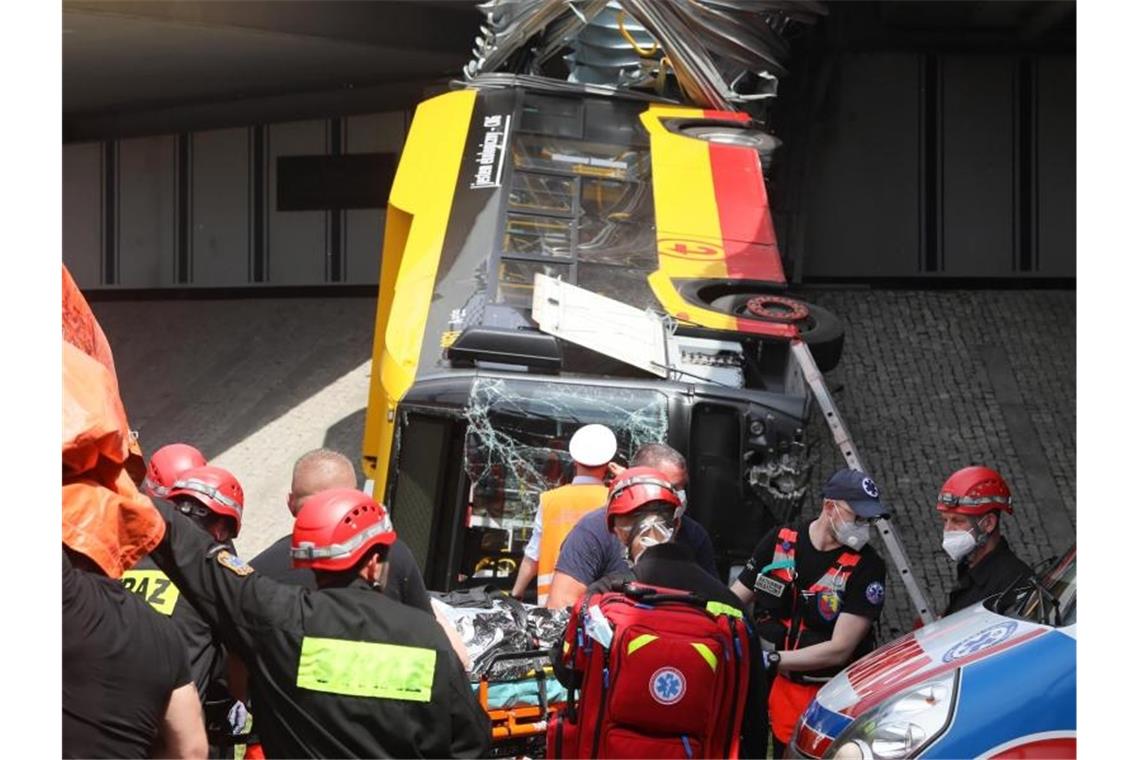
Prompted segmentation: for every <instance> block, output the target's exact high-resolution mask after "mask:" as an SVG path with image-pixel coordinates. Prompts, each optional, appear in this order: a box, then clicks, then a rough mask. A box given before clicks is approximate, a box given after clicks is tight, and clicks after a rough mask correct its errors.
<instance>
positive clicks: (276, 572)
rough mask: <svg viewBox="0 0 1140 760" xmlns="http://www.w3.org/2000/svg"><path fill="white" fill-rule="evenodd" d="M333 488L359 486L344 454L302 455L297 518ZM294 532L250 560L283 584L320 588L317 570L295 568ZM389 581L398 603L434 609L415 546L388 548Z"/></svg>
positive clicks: (294, 503)
mask: <svg viewBox="0 0 1140 760" xmlns="http://www.w3.org/2000/svg"><path fill="white" fill-rule="evenodd" d="M329 488H356V470H355V469H354V468H353V466H352V462H351V461H350V460H349V458H348V457H346V456H345V455H344V454H341V453H340V452H337V451H332V450H331V449H315V450H313V451H310V452H308V453H306V454H302V455H301V456H300V457H299V458H298V459H297V462H296V463H295V464H294V465H293V481H292V484H291V487H290V489H289V496H288V498H287V500H286V503H287V505H288V507H289V512H290V513H292V515H293V517H294V518H295V517H296V516H297V513H298V512H299V511H300V510H301V505H302V504H304V503H305V499H308V498H309V497H310V496H312V495H313V494H315V493H318V492H320V491H324V490H327V489H329ZM292 539H293V536H292V534H287V535H284V536H282V537H281V538H280V539H278V540H277V541H275V542H274V543H273V544H271V545H270V546H269V548H268V549H265V550H264V551H262V552H261V554H258V555H257V556H256V557H254V558H253V559H251V560H250V561H249V564H250V565H252V566H253V569H254V570H257V571H258V572H259V573H261V574H262V575H265V576H266V577H268V578H272V579H274V580H277V581H281V582H282V583H295V584H298V585H301V586H304V587H305V588H308V589H310V590H315V589H316V588H317V585H316V580H315V579H314V577H313V571H312V570H310V569H308V568H303V567H301V568H297V567H293V561H292V558H291V557H290V555H289V549H290V545H291V544H290V542H291V541H292ZM388 567H389V569H388V584H387V585H386V586H385V587H384V594H385V595H386V596H388V597H389V598H391V599H395V600H396V601H397V602H403V603H404V604H407V605H411V606H412V607H418V608H419V609H421V610H423V611H424V612H429V613H430V612H431V611H432V609H431V598H430V597H429V596H428V593H427V588H426V587H425V586H424V577H423V575H422V574H421V573H420V568H419V566H417V565H416V560H415V557H413V556H412V552H411V549H409V548H408V545H407V544H405V543H404V542H403V541H401V540H399V539H396V542H395V543H393V544H392V547H391V549H389V550H388Z"/></svg>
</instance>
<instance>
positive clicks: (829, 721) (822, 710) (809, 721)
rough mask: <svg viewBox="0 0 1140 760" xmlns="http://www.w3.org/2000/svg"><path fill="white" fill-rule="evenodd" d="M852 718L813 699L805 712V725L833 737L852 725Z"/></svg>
mask: <svg viewBox="0 0 1140 760" xmlns="http://www.w3.org/2000/svg"><path fill="white" fill-rule="evenodd" d="M851 720H852V719H851V718H849V717H847V716H846V715H843V714H841V713H837V712H833V711H831V710H828V709H827V708H826V707H824V706H823V705H821V704H820V703H819V702H817V701H813V702H812V703H811V706H810V707H808V709H807V711H806V712H804V725H805V726H807V727H808V728H810V729H811V730H812V731H815V732H816V733H818V734H823V735H824V736H826V737H829V738H831V739H834V738H835V737H837V736H839V733H840V732H841V731H842V730H843V729H845V728H847V727H848V726H849V725H851Z"/></svg>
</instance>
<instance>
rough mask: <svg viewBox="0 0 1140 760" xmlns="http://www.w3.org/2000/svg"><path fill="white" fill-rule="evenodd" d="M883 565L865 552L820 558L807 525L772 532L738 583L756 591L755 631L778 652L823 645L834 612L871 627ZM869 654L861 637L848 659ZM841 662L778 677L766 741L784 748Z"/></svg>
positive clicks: (869, 641) (835, 552) (868, 643)
mask: <svg viewBox="0 0 1140 760" xmlns="http://www.w3.org/2000/svg"><path fill="white" fill-rule="evenodd" d="M885 575H886V567H885V565H884V564H883V560H882V558H881V557H879V555H878V554H877V553H876V552H875V550H874V549H872V548H871V547H870V546H864V547H863V548H862V549H861V550H859V551H854V550H852V549H849V548H847V547H844V546H840V547H839V548H837V549H832V550H830V551H826V552H821V551H819V550H818V549H816V548H815V546H814V545H813V544H812V542H811V537H810V535H809V534H808V521H804V522H802V523H800V524H798V525H785V526H782V527H780V528H778V529H774V530H772V531H771V532H770V533H769V534H768V535H767V536H765V537H764V538H763V539H762V540H761V541H760V543H759V545H758V546H757V547H756V550H755V552H754V553H753V556H752V558H751V559H749V560H748V563H747V564H746V565H745V568H744V570H743V572H741V574H740V577H739V580H740V582H741V583H742V584H744V585H745V586H746V587H748V588H750V589H753V590H754V591H755V592H756V615H757V632H758V633H759V635H760V637H761V638H764V639H766V640H768V641H770V642H772V643H773V644H775V645H776V648H777V649H780V650H795V649H804V648H806V647H809V646H811V645H813V644H819V643H822V642H825V641H829V640H830V639H831V635H832V633H833V632H834V630H835V621H836V620H837V619H838V618H839V615H840V614H841V613H845V612H846V613H850V614H856V615H860V616H863V617H867V618H869V619H870V620H871V621H872V622H874V621H875V620H876V619H877V618H878V616H879V613H880V612H881V611H882V605H883V599H884V596H885V590H884V585H883V584H884V579H885ZM873 648H874V636H873V634H872V633H870V632H869V633H868V634H867V636H866V637H865V638H864V639H863V641H862V642H860V644H859V645H858V646H857V647H856V649H855V652H854V653H853V654H852V657H851V661H854V660H856V659H858V658H859V657H861V656H862V655H864V654H866V653H867V652H870V651H871V650H872V649H873ZM846 665H847V663H843V664H842V665H839V666H836V667H832V668H826V669H822V670H817V671H810V672H804V673H780V674H779V676H777V677H776V678H775V679H774V681H773V684H772V690H771V692H770V693H769V697H768V713H769V718H770V720H771V730H772V734H773V736H774V737H775V738H776V739H777V740H778V741H779V742H781V743H784V744H786V743H787V742H788V740H789V738H790V737H791V732H792V728H793V727H794V725H795V722H796V720H798V719H799V716H800V714H801V713H802V712H803V710H804V709H805V708H806V707H807V706H808V704H810V702H811V700H812V699H813V698H814V697H815V693H816V692H817V691H819V688H820V687H821V686H822V685H823V684H824V683H825V682H827V681H828V680H829V679H830V678H831V677H832V676H833V675H835V674H836V673H838V672H839V671H840V670H842V669H843V668H844V667H846Z"/></svg>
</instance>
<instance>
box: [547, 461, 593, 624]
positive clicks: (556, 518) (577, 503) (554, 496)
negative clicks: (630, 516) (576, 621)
mask: <svg viewBox="0 0 1140 760" xmlns="http://www.w3.org/2000/svg"><path fill="white" fill-rule="evenodd" d="M608 495H609V489H608V488H606V487H605V486H604V485H602V484H601V483H579V484H578V485H566V486H560V487H558V488H554V489H551V490H549V491H544V492H543V494H542V496H540V497H539V502H538V508H539V509H540V510H542V538H541V539H540V540H539V544H538V603H539V605H540V606H541V605H544V604H546V597H547V596H549V595H550V583H551V581H553V580H554V565H555V563H556V562H557V561H558V550H559V549H561V548H562V541H563V540H564V539H565V538H566V534H567V533H569V532H570V529H571V528H573V527H574V523H576V522H578V520H579V518H581V517H582V515H584V514H586V513H587V512H589V511H591V510H594V509H597V508H598V507H601V506H603V505H604V504H605V503H606V497H607V496H608Z"/></svg>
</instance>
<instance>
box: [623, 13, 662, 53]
mask: <svg viewBox="0 0 1140 760" xmlns="http://www.w3.org/2000/svg"><path fill="white" fill-rule="evenodd" d="M617 23H618V31H619V32H621V36H622V37H625V41H626V42H628V43H629V44H630V46H631V47H632V48H633V52H635V53H637V54H638V55H640V56H641V57H642V58H652V57H653V56H655V55H657V40H653V47H652V48H650V49H648V50H646V49H645V48H643V47H641V46H639V45H638V44H637V40H635V39H634V38H633V35H632V34H630V33H629V32H628V31H627V30H626V28H625V11H624V10H620V11H618V14H617Z"/></svg>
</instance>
